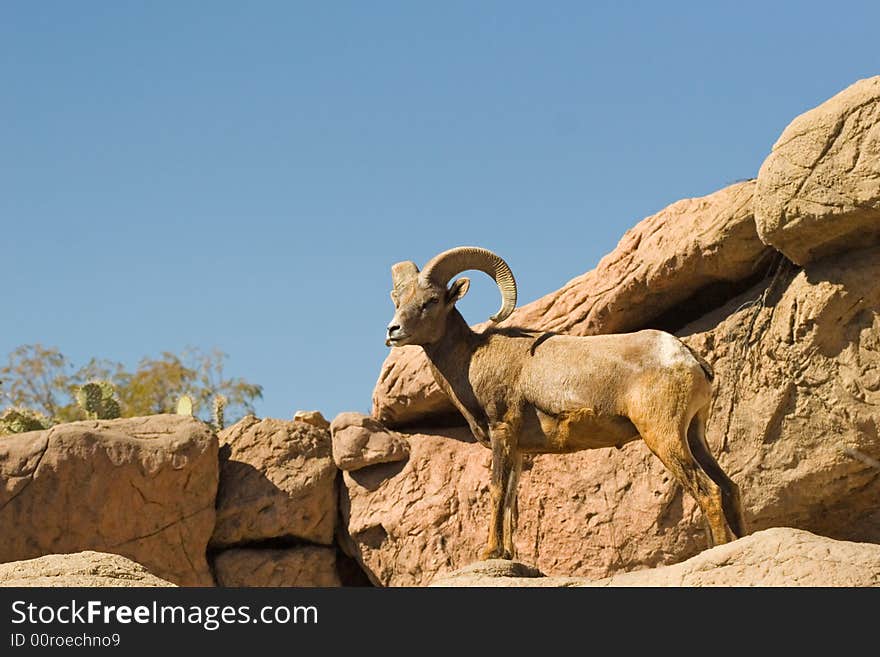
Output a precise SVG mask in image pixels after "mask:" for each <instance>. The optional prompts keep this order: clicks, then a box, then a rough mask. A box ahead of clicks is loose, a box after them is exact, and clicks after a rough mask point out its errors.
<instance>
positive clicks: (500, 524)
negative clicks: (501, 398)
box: [482, 425, 520, 559]
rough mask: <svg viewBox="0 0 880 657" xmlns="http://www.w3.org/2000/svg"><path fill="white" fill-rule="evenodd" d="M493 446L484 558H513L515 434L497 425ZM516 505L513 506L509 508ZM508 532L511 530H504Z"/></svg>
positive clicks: (516, 454) (515, 475) (504, 426)
mask: <svg viewBox="0 0 880 657" xmlns="http://www.w3.org/2000/svg"><path fill="white" fill-rule="evenodd" d="M490 439H491V444H492V481H491V483H490V484H489V491H490V493H491V495H492V516H491V520H490V521H489V537H488V540H487V542H486V549H485V550H484V551H483V555H482V556H483V559H512V558H513V536H512V534H513V529H514V526H515V524H516V518H515V515H516V509H515V506H516V480H517V478H518V477H517V475H518V474H519V472H518V470H519V468H517V462H518V461H519V460H520V457H519V454H518V453H517V450H516V447H515V446H514V444H513V435H512V432H511V431H510V429H509V428H508V427H507V426H506V425H497V426H494V427H492V429H491V431H490ZM509 504H513V507H510V506H508V505H509ZM505 530H508V531H505Z"/></svg>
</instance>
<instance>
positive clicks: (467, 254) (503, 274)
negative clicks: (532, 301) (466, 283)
mask: <svg viewBox="0 0 880 657" xmlns="http://www.w3.org/2000/svg"><path fill="white" fill-rule="evenodd" d="M468 269H476V270H478V271H482V272H485V273H486V274H489V276H491V277H492V278H493V280H494V281H495V283H497V284H498V289H499V290H500V291H501V308H500V309H499V310H498V312H497V313H495V314H494V315H492V317H490V318H489V319H491V320H492V321H493V322H500V321H503V320H505V319H507V317H508V316H509V315H510V313H512V312H513V309H514V308H516V281H515V280H514V278H513V272H511V271H510V267H508V266H507V263H506V262H504V260H502V259H501V258H499V257H498V256H497V255H495V254H494V253H492V252H491V251H489V250H488V249H481V248H479V247H476V246H459V247H457V248H455V249H449V250H448V251H444V252H443V253H440V254H438V255H436V256H434V257H433V258H431V260H429V261H428V264H426V265H425V268H424V269H423V270H422V273H421V275H422V276H424V277H425V278H426V279H431V280H433V281H434V282H435V283H439V284H441V285H446V284H447V283H449V281H451V280H452V277H453V276H455V275H456V274H460V273H461V272H463V271H467V270H468Z"/></svg>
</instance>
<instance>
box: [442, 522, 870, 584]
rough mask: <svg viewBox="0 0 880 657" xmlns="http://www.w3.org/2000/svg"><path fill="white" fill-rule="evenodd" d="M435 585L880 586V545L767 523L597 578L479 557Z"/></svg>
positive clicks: (445, 576)
mask: <svg viewBox="0 0 880 657" xmlns="http://www.w3.org/2000/svg"><path fill="white" fill-rule="evenodd" d="M431 586H446V587H449V586H455V587H461V586H518V587H522V586H544V587H546V586H812V587H816V586H823V587H824V586H847V587H851V586H880V545H874V544H872V543H852V542H849V541H835V540H832V539H830V538H826V537H824V536H816V535H815V534H811V533H810V532H805V531H801V530H797V529H790V528H787V527H779V528H775V529H765V530H764V531H761V532H757V533H755V534H752V535H751V536H747V537H745V538H741V539H739V540H738V541H734V542H733V543H728V544H726V545H719V546H717V547H714V548H712V549H711V550H706V551H705V552H702V553H701V554H699V555H697V556H695V557H693V558H691V559H688V560H687V561H684V562H682V563H679V564H675V565H674V566H663V567H661V568H651V569H646V570H637V571H635V572H630V573H621V574H618V575H613V576H612V577H608V578H606V579H601V580H597V581H591V580H587V579H583V578H572V577H543V576H542V575H541V573H539V572H529V571H528V570H527V569H524V568H523V567H522V565H521V564H516V563H515V562H507V563H506V564H505V563H503V562H491V561H490V562H477V563H475V564H472V565H470V566H466V567H465V568H463V569H461V570H458V571H456V572H453V573H448V574H446V575H444V576H443V577H440V578H438V579H437V580H435V581H434V582H432V583H431Z"/></svg>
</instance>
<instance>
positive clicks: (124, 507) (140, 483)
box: [0, 415, 218, 586]
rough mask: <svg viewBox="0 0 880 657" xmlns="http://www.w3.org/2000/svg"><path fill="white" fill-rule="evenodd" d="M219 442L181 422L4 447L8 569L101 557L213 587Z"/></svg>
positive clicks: (17, 441) (33, 436) (77, 429)
mask: <svg viewBox="0 0 880 657" xmlns="http://www.w3.org/2000/svg"><path fill="white" fill-rule="evenodd" d="M217 475H218V461H217V438H216V436H215V435H214V434H213V433H212V432H211V431H210V429H209V428H208V427H207V425H205V424H204V423H203V422H199V421H198V420H196V419H194V418H192V417H184V416H178V415H154V416H150V417H139V418H125V419H119V420H99V421H86V422H72V423H69V424H61V425H58V426H55V427H52V428H51V429H48V430H46V431H34V432H30V433H23V434H17V435H12V436H4V437H3V438H0V562H6V561H19V560H22V559H30V558H33V557H39V556H43V555H46V554H52V553H66V552H79V551H82V550H97V551H101V552H112V553H114V554H120V555H122V556H125V557H128V558H130V559H133V560H134V561H137V562H138V563H140V564H143V565H144V566H145V567H146V568H147V569H148V570H149V571H150V572H152V573H154V574H155V575H157V576H158V577H161V578H162V579H166V580H168V581H170V582H173V583H175V584H180V585H185V586H210V585H212V584H213V579H212V577H211V573H210V570H209V569H208V564H207V561H206V559H205V549H206V546H207V543H208V539H209V537H210V536H211V532H212V530H213V528H214V499H215V496H216V494H217Z"/></svg>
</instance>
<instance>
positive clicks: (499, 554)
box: [481, 548, 513, 561]
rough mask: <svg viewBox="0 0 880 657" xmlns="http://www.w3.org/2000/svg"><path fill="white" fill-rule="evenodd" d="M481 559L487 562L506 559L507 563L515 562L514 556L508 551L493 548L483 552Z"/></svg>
mask: <svg viewBox="0 0 880 657" xmlns="http://www.w3.org/2000/svg"><path fill="white" fill-rule="evenodd" d="M481 558H482V560H483V561H487V560H489V559H504V560H506V561H511V560H513V555H512V554H511V553H510V552H509V551H507V550H503V549H501V548H493V549H486V550H483V554H482V555H481Z"/></svg>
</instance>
